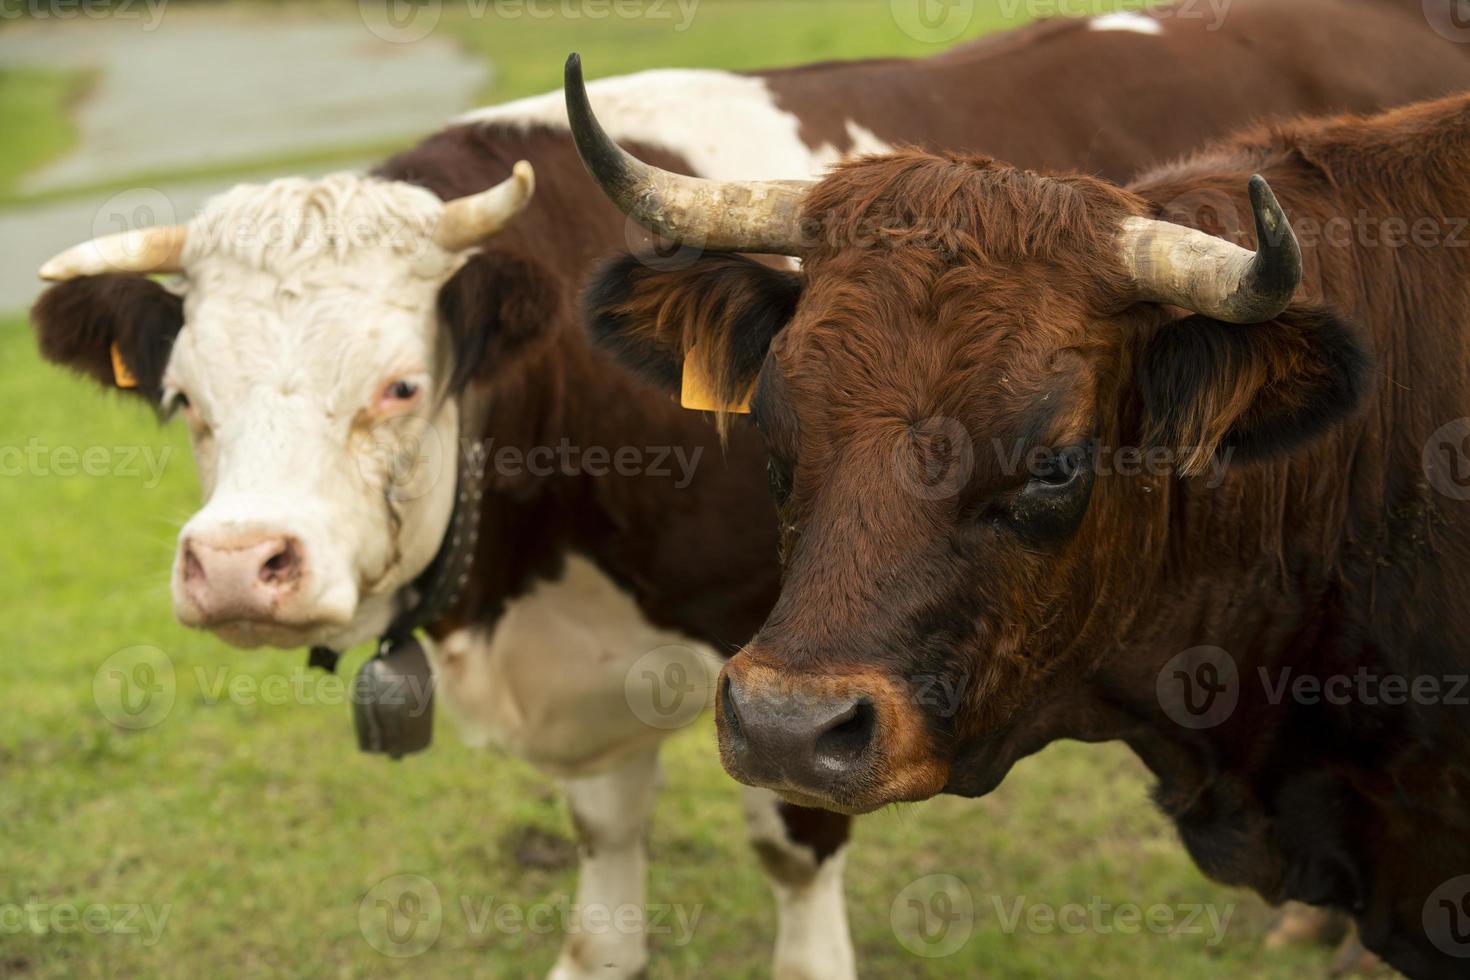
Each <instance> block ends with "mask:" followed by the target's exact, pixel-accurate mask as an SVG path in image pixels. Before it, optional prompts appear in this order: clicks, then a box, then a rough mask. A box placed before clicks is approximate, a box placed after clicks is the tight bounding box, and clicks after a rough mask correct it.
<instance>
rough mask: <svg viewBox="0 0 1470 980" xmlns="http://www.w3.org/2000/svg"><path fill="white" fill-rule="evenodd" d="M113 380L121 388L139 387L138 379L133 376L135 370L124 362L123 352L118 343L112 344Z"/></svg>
mask: <svg viewBox="0 0 1470 980" xmlns="http://www.w3.org/2000/svg"><path fill="white" fill-rule="evenodd" d="M112 380H113V382H114V383H116V384H117V386H118V387H119V388H136V387H138V379H137V378H135V377H133V372H132V371H129V370H128V366H127V365H126V364H124V363H123V359H122V352H121V351H119V350H118V349H117V344H113V345H112Z"/></svg>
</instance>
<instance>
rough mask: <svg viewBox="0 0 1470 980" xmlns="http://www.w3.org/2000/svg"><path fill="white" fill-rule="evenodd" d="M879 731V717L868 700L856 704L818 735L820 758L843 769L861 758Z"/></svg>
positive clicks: (818, 755) (833, 719) (817, 746)
mask: <svg viewBox="0 0 1470 980" xmlns="http://www.w3.org/2000/svg"><path fill="white" fill-rule="evenodd" d="M877 729H878V713H877V711H875V710H874V708H873V704H872V702H870V701H867V700H859V701H854V702H853V703H852V704H851V705H850V706H849V707H848V708H847V709H846V710H845V711H843V712H841V713H840V714H838V715H837V716H835V717H834V718H832V720H831V722H830V723H829V724H828V725H827V727H826V728H825V729H823V730H822V732H821V733H820V734H819V735H817V742H816V752H817V758H818V759H820V760H821V761H823V762H825V763H827V764H829V765H836V766H840V767H842V768H846V767H848V766H850V765H851V764H852V763H853V762H855V761H856V760H857V759H858V757H860V756H861V755H862V754H863V753H864V752H865V751H867V748H868V746H869V745H871V744H872V743H873V736H874V734H875V733H876V732H877Z"/></svg>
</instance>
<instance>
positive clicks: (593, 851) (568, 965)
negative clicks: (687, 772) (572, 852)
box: [551, 749, 658, 980]
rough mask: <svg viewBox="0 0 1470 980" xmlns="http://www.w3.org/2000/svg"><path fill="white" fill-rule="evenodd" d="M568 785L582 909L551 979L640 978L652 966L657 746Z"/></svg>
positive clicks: (573, 918)
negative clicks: (648, 940) (650, 882)
mask: <svg viewBox="0 0 1470 980" xmlns="http://www.w3.org/2000/svg"><path fill="white" fill-rule="evenodd" d="M562 785H563V787H564V788H565V790H566V794H567V803H568V805H569V806H570V808H571V813H572V821H573V823H574V824H575V825H576V828H577V838H578V844H579V849H580V854H581V864H580V867H579V868H578V872H577V898H576V907H575V910H574V914H573V915H571V916H570V917H569V918H570V921H569V922H568V924H567V937H566V940H565V942H564V943H563V944H562V950H561V956H560V957H558V958H557V961H556V966H554V967H553V968H552V970H551V980H586V978H591V977H596V978H599V980H623V978H627V977H636V976H637V975H638V974H640V973H641V972H642V971H643V968H644V967H645V966H646V965H647V964H648V949H647V947H646V945H645V942H644V927H643V916H644V909H645V908H646V906H645V904H644V877H645V872H646V870H647V865H648V852H647V844H646V839H647V834H648V821H649V817H650V816H651V815H652V812H653V798H654V794H655V791H656V790H657V788H658V750H657V749H654V750H652V751H648V752H642V753H639V754H637V755H635V756H632V757H631V758H629V759H627V760H626V761H623V762H621V763H620V764H619V765H618V766H617V768H614V769H611V770H609V771H608V772H606V773H603V774H601V775H597V776H587V777H583V778H576V779H566V780H563V782H562ZM633 909H636V910H637V911H636V913H634V912H633V911H631V910H633ZM589 910H591V911H590V912H589ZM584 918H585V920H586V921H585V922H584ZM630 925H631V926H633V927H630Z"/></svg>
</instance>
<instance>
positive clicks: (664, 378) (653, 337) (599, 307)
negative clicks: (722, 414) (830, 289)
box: [582, 255, 801, 411]
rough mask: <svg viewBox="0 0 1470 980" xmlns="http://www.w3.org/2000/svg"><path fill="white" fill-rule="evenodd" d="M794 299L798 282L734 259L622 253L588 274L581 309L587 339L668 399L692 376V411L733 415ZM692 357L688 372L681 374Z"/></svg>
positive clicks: (798, 293)
mask: <svg viewBox="0 0 1470 980" xmlns="http://www.w3.org/2000/svg"><path fill="white" fill-rule="evenodd" d="M800 298H801V276H800V275H798V274H797V273H794V272H788V271H786V270H783V269H773V268H771V267H770V266H767V265H763V264H761V263H759V262H756V261H754V260H752V259H749V258H746V257H744V256H740V255H706V256H703V257H701V258H700V259H698V260H697V261H695V262H694V263H693V264H691V265H688V266H685V265H684V264H683V263H676V264H674V265H670V263H669V262H667V261H666V260H660V259H659V258H658V257H656V256H654V257H650V256H639V255H622V256H618V257H617V258H614V259H611V260H609V261H608V262H606V263H604V264H603V266H602V267H601V268H599V269H598V270H597V271H596V272H594V273H593V275H592V278H591V279H590V280H589V283H588V287H587V292H586V294H585V295H584V297H583V303H582V306H583V311H584V314H585V317H586V320H587V325H588V328H589V329H590V330H591V331H592V337H593V340H594V341H595V342H596V343H597V344H598V345H599V346H601V347H603V348H604V349H605V350H607V351H608V352H609V353H611V354H612V355H613V356H614V357H616V358H617V359H618V361H619V362H620V363H622V364H623V365H624V366H625V367H627V368H628V369H629V370H632V371H634V372H635V373H637V374H639V375H641V376H643V377H645V378H647V379H648V380H650V381H652V382H653V383H654V384H656V385H658V386H659V387H660V388H662V389H664V390H665V391H669V392H678V391H680V390H681V388H682V389H684V393H685V395H686V399H687V397H688V396H689V395H690V391H689V388H688V386H687V385H686V382H688V381H689V375H690V374H692V375H694V376H695V377H696V378H697V387H698V389H699V391H698V392H697V401H698V405H697V407H699V408H704V409H708V408H722V409H724V410H727V411H733V410H738V409H735V408H734V406H737V405H740V404H742V403H744V402H745V401H747V400H748V399H749V396H750V391H751V387H752V386H753V385H754V383H755V379H756V377H757V376H758V375H759V374H760V370H761V365H762V364H764V363H765V359H766V353H767V352H768V351H769V350H770V347H771V341H772V340H773V339H774V338H775V336H776V334H777V333H779V332H780V331H781V329H782V328H784V327H785V326H786V324H787V323H789V322H790V320H791V318H792V316H793V315H794V314H795V312H796V304H797V301H798V300H799V299H800ZM696 349H697V356H698V358H699V364H698V369H697V370H695V371H693V372H686V371H685V363H684V361H685V357H686V355H689V353H690V352H691V351H694V350H696Z"/></svg>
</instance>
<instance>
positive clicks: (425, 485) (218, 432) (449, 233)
mask: <svg viewBox="0 0 1470 980" xmlns="http://www.w3.org/2000/svg"><path fill="white" fill-rule="evenodd" d="M531 191H532V174H531V170H530V167H529V165H528V164H520V165H518V166H517V167H516V170H515V173H514V175H513V176H511V177H510V178H509V179H507V180H506V181H504V182H503V183H501V184H499V185H497V186H496V187H493V188H491V189H489V190H487V191H484V192H482V193H480V194H476V195H472V196H469V197H463V198H459V199H457V200H453V201H449V202H445V201H442V200H441V199H440V198H439V197H437V196H436V195H435V194H433V193H431V192H430V191H428V190H425V189H424V188H422V187H418V186H414V185H411V184H408V183H404V182H401V181H394V180H386V179H380V178H376V177H363V176H358V175H355V174H334V175H331V176H328V177H324V178H321V179H319V180H304V179H298V178H291V179H283V180H278V181H274V182H272V183H270V184H266V185H241V186H238V187H236V188H234V189H232V190H230V191H228V192H226V193H225V194H222V195H220V196H219V197H217V198H215V199H213V200H211V201H210V202H209V203H208V204H207V205H206V206H205V207H204V209H203V210H202V211H201V212H200V214H199V215H198V216H196V217H195V218H194V219H193V220H192V221H190V222H189V223H188V224H187V225H183V226H179V227H170V228H147V229H142V230H140V231H134V232H125V233H122V234H119V235H113V236H109V237H107V238H102V239H97V240H94V241H91V242H87V243H85V244H83V245H79V246H77V247H76V248H73V249H71V250H69V251H67V252H65V253H63V254H62V255H60V256H57V257H56V258H55V259H53V260H52V261H51V262H49V263H47V265H46V266H45V267H44V268H43V269H42V275H43V276H44V277H46V278H48V279H55V280H62V281H60V282H58V284H57V285H55V286H53V287H51V288H50V289H49V290H48V291H47V292H46V293H45V294H43V295H42V297H41V299H40V300H39V301H38V302H37V304H36V306H35V309H34V310H33V311H32V318H33V319H34V321H35V325H36V330H37V334H38V339H39V342H40V347H41V352H42V354H43V355H44V356H45V357H47V358H48V359H50V360H52V361H55V362H58V363H61V364H65V365H67V366H70V367H72V368H74V369H76V370H78V371H80V372H82V373H85V374H87V375H90V376H92V377H93V378H95V379H96V380H97V381H99V382H100V383H101V384H103V385H104V386H109V387H110V386H113V385H114V384H117V383H118V380H119V373H118V372H119V370H120V371H121V375H120V376H121V380H122V381H124V382H131V383H133V385H134V387H132V389H131V390H132V392H133V393H135V394H137V395H139V396H141V397H142V398H144V399H146V400H147V401H149V402H150V403H152V404H153V405H154V406H155V407H157V409H158V410H159V411H160V412H161V413H162V414H164V415H165V416H169V415H177V416H179V417H181V418H182V420H183V421H184V422H185V423H186V424H187V426H188V429H189V435H190V439H191V441H192V443H193V448H194V456H195V460H196V462H197V464H198V467H199V475H200V483H201V485H202V487H203V490H204V495H205V502H204V505H203V507H202V508H201V509H200V510H199V512H198V513H196V514H195V515H194V516H193V517H191V518H190V519H189V521H188V522H187V523H186V524H185V525H184V527H183V529H182V531H181V532H180V534H179V541H178V549H177V552H176V557H175V561H174V569H173V599H174V609H175V613H176V615H177V616H178V618H179V619H180V621H182V622H183V623H185V624H186V625H189V626H197V627H201V628H207V629H210V630H213V631H214V632H216V633H218V634H219V635H220V636H221V637H223V638H224V639H225V640H227V641H229V642H231V643H236V644H239V645H245V646H253V645H257V644H262V643H265V644H271V645H275V646H297V645H312V644H323V645H328V646H334V647H337V648H338V649H341V648H344V647H346V646H348V645H350V644H352V643H356V642H361V641H363V640H365V639H369V638H371V637H372V636H374V635H376V634H377V633H378V632H379V631H381V630H382V629H383V628H384V627H385V626H386V625H387V623H388V621H389V620H390V619H391V617H392V615H393V614H394V613H395V612H396V611H397V610H396V608H395V606H396V603H397V601H398V593H399V590H400V589H401V587H402V586H404V585H405V584H407V583H409V582H411V581H412V580H413V579H414V578H415V577H416V576H417V575H418V574H419V573H420V572H421V571H422V570H423V569H424V568H425V567H426V566H427V565H428V564H429V562H430V560H431V559H432V558H433V556H434V553H435V552H436V550H437V549H438V547H439V543H440V539H441V538H442V537H443V535H444V532H445V529H446V527H447V526H448V523H449V518H450V512H451V509H452V507H453V504H454V499H455V485H456V481H455V479H454V474H455V472H456V461H457V451H458V434H459V430H458V411H457V407H458V402H459V399H458V397H457V396H458V394H459V392H460V390H461V389H463V388H464V387H465V385H466V384H468V383H470V382H471V381H473V380H476V379H478V380H488V379H490V378H491V377H492V375H493V374H494V373H495V372H499V371H502V370H503V369H504V368H505V366H506V364H507V362H509V361H512V360H513V359H514V358H516V357H517V356H519V355H520V354H521V353H522V352H523V351H524V350H525V349H526V348H527V347H528V346H529V345H530V344H532V343H533V342H534V341H535V340H536V339H537V338H539V337H541V336H544V335H545V334H547V333H548V332H549V330H548V324H549V323H550V322H551V321H552V319H553V317H554V316H555V314H556V311H557V305H558V303H559V301H560V300H559V296H558V292H557V289H556V286H555V284H554V280H553V279H551V277H550V273H549V272H547V271H545V270H542V269H541V268H540V267H539V266H537V265H536V264H535V263H534V262H531V261H528V260H526V259H524V258H521V257H520V256H518V255H516V254H512V253H510V252H497V251H495V250H494V249H486V250H480V249H479V246H480V245H481V244H482V243H484V242H485V240H486V239H487V238H488V237H489V236H490V235H492V234H493V233H494V232H495V231H496V230H497V229H498V228H499V227H500V226H501V225H503V224H504V223H505V222H506V221H508V220H510V218H511V217H512V216H514V215H515V214H516V213H517V212H518V211H519V210H520V209H521V208H522V207H523V206H524V205H525V204H526V203H527V201H528V199H529V198H530V195H531ZM150 272H158V273H178V274H179V277H178V278H176V279H173V280H171V281H169V282H168V283H167V284H165V283H160V282H157V281H154V280H152V279H149V278H147V277H146V275H145V274H146V273H150Z"/></svg>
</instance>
